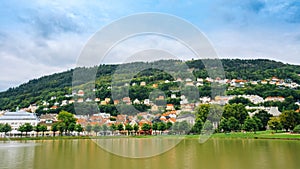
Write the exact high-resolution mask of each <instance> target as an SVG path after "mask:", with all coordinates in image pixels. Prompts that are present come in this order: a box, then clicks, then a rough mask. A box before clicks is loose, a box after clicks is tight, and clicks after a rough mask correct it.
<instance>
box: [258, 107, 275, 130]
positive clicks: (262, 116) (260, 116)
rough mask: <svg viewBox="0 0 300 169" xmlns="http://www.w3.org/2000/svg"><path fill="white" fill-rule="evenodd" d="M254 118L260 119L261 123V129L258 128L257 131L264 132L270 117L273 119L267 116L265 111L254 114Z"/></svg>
mask: <svg viewBox="0 0 300 169" xmlns="http://www.w3.org/2000/svg"><path fill="white" fill-rule="evenodd" d="M254 117H256V118H258V119H260V120H261V122H262V127H260V128H259V130H266V129H267V125H268V121H269V120H270V118H271V117H273V115H271V114H269V113H268V112H267V111H265V110H260V111H259V112H258V113H257V114H254Z"/></svg>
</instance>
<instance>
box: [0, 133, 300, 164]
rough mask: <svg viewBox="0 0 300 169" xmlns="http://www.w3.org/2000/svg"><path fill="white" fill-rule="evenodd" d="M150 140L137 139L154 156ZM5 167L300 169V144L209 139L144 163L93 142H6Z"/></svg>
mask: <svg viewBox="0 0 300 169" xmlns="http://www.w3.org/2000/svg"><path fill="white" fill-rule="evenodd" d="M149 141H150V142H151V140H149V139H135V143H134V144H139V145H140V146H139V149H140V150H139V151H144V150H145V151H146V150H147V151H149V147H150V149H151V146H153V145H151V144H149ZM167 142H169V141H167ZM115 145H116V144H115ZM147 146H148V149H147V148H146V147H147ZM143 147H145V149H143ZM125 150H126V148H125ZM0 168H1V169H4V168H7V169H30V168H34V169H123V168H124V169H125V168H126V169H148V168H149V169H194V168H195V169H196V168H197V169H201V168H203V169H277V168H278V169H283V168H285V169H299V168H300V141H283V140H240V139H210V140H209V141H207V142H206V143H204V144H199V143H198V140H197V139H184V140H182V141H181V142H180V143H179V144H178V145H177V146H176V147H175V148H172V149H170V150H169V151H167V152H165V153H163V154H160V155H157V156H154V157H148V158H139V159H137V158H124V157H121V156H118V155H114V154H112V153H110V152H108V151H105V150H103V149H102V148H100V147H99V146H98V145H97V144H96V143H95V142H94V141H92V140H56V141H27V142H1V143H0Z"/></svg>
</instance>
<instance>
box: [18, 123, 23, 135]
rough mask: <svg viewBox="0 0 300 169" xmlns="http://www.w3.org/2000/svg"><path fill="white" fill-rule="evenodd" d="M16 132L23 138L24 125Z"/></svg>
mask: <svg viewBox="0 0 300 169" xmlns="http://www.w3.org/2000/svg"><path fill="white" fill-rule="evenodd" d="M18 131H20V132H21V137H22V136H23V132H25V126H24V125H21V126H19V128H18Z"/></svg>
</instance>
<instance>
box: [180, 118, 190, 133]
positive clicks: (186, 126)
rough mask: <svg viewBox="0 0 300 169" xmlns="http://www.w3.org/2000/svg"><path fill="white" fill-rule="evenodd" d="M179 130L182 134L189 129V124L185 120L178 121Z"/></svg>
mask: <svg viewBox="0 0 300 169" xmlns="http://www.w3.org/2000/svg"><path fill="white" fill-rule="evenodd" d="M179 131H180V132H181V133H183V134H186V133H188V131H190V124H189V123H188V122H187V121H185V120H184V121H182V122H180V123H179Z"/></svg>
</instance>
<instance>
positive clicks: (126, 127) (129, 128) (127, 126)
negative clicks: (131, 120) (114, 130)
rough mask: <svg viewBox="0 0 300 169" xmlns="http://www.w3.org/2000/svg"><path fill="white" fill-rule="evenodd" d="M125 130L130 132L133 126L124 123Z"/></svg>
mask: <svg viewBox="0 0 300 169" xmlns="http://www.w3.org/2000/svg"><path fill="white" fill-rule="evenodd" d="M125 130H127V132H128V133H130V132H131V130H133V127H132V126H131V125H130V124H126V125H125Z"/></svg>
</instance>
